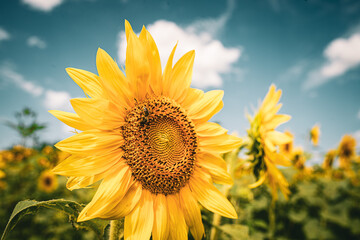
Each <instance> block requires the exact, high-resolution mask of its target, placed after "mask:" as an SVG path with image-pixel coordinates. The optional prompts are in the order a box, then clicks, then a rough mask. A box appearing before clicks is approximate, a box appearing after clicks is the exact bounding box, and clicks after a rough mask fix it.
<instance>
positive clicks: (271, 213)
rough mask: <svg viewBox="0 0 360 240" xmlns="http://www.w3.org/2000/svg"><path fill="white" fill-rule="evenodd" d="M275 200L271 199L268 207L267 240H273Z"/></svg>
mask: <svg viewBox="0 0 360 240" xmlns="http://www.w3.org/2000/svg"><path fill="white" fill-rule="evenodd" d="M275 206H276V200H274V198H272V200H271V203H270V206H269V239H274V237H275V228H276V215H275Z"/></svg>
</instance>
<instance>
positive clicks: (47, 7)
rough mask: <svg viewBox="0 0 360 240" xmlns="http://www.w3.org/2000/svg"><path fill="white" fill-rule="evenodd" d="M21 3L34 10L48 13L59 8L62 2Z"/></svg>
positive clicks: (27, 1)
mask: <svg viewBox="0 0 360 240" xmlns="http://www.w3.org/2000/svg"><path fill="white" fill-rule="evenodd" d="M22 2H23V3H25V4H27V5H29V6H30V7H31V8H33V9H35V10H40V11H44V12H50V11H51V10H53V9H54V8H55V7H57V6H59V5H60V4H61V3H62V2H63V0H22Z"/></svg>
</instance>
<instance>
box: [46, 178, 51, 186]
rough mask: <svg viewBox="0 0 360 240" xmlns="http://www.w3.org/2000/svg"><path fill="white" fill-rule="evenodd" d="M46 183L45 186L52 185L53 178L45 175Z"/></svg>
mask: <svg viewBox="0 0 360 240" xmlns="http://www.w3.org/2000/svg"><path fill="white" fill-rule="evenodd" d="M44 183H45V186H51V183H52V179H51V178H50V177H45V179H44Z"/></svg>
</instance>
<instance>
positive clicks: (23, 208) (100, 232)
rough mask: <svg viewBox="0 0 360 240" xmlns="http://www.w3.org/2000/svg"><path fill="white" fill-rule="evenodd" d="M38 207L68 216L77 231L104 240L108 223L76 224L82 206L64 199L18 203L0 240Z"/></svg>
mask: <svg viewBox="0 0 360 240" xmlns="http://www.w3.org/2000/svg"><path fill="white" fill-rule="evenodd" d="M40 207H43V208H50V209H54V210H57V211H61V212H63V213H65V214H66V215H68V216H69V221H70V222H71V223H72V225H73V226H74V228H76V229H77V230H79V229H86V230H92V231H94V232H95V234H96V236H97V237H98V238H99V239H104V231H105V228H106V226H107V225H108V224H109V221H105V220H99V219H94V220H90V221H86V222H80V223H78V222H76V219H77V217H78V215H79V213H80V211H81V209H82V208H83V205H81V204H79V203H77V202H74V201H69V200H65V199H54V200H49V201H42V202H38V201H35V200H24V201H21V202H18V204H16V206H15V208H14V210H13V212H12V214H11V216H10V219H9V221H8V223H7V225H6V228H5V230H4V232H3V234H2V236H1V240H4V239H5V238H6V236H7V234H8V233H9V232H10V231H11V230H12V229H14V227H15V226H16V224H17V223H18V222H19V221H20V219H21V218H23V217H24V216H25V215H28V214H35V213H36V212H37V210H38V209H39V208H40Z"/></svg>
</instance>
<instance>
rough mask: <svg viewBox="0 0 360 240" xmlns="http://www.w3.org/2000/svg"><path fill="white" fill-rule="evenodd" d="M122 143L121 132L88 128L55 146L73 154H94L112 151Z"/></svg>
mask: <svg viewBox="0 0 360 240" xmlns="http://www.w3.org/2000/svg"><path fill="white" fill-rule="evenodd" d="M122 144H123V139H122V136H121V135H120V134H113V133H109V132H102V131H97V130H87V131H84V132H81V133H78V134H76V135H74V136H72V137H69V138H66V139H64V140H62V141H60V142H58V143H57V144H55V147H57V148H58V149H60V150H61V151H64V152H68V153H71V154H80V155H93V154H105V153H108V152H111V151H113V150H115V149H118V148H119V147H120V146H121V145H122Z"/></svg>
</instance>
